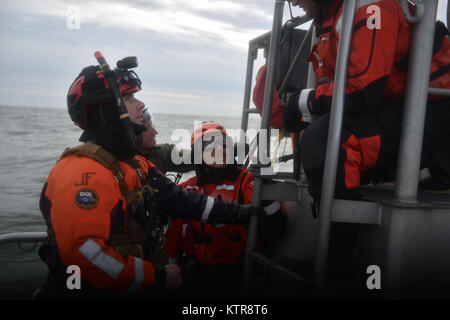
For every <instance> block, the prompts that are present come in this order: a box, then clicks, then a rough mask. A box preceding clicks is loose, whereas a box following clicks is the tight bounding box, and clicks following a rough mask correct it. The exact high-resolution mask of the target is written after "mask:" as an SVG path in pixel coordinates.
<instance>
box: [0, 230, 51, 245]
mask: <svg viewBox="0 0 450 320" xmlns="http://www.w3.org/2000/svg"><path fill="white" fill-rule="evenodd" d="M46 238H47V232H13V233H5V234H0V244H5V243H11V242H19V243H22V242H43V241H45V239H46Z"/></svg>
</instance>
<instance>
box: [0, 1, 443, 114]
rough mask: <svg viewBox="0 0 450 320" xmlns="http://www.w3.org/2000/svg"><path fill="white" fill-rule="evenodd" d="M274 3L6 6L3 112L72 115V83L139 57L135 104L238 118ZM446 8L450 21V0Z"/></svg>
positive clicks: (1, 23) (0, 40)
mask: <svg viewBox="0 0 450 320" xmlns="http://www.w3.org/2000/svg"><path fill="white" fill-rule="evenodd" d="M274 3H275V1H274V0H132V1H131V0H130V1H117V0H91V1H73V0H72V1H71V0H58V1H57V0H35V1H29V0H26V1H25V0H9V1H8V0H0V49H1V59H0V68H1V70H2V77H1V78H0V105H18V106H45V107H60V108H65V107H66V102H65V98H66V94H67V90H68V88H69V86H70V84H71V83H72V81H73V80H74V79H75V77H76V76H77V74H78V73H79V71H80V70H81V69H82V68H83V67H85V66H87V65H91V64H96V61H95V59H94V56H93V55H94V52H95V51H96V50H100V51H102V53H103V54H104V56H105V57H106V59H107V60H108V62H109V63H110V64H111V65H115V62H116V60H117V59H119V58H123V57H125V56H130V55H134V56H137V57H138V60H139V67H138V68H137V69H136V72H137V73H138V75H139V76H140V77H141V79H142V82H143V91H142V92H141V93H139V94H138V95H137V97H138V98H140V99H142V100H143V101H144V102H145V103H146V104H147V105H148V106H149V107H150V108H151V110H152V111H153V112H155V113H161V112H164V113H187V114H199V115H201V114H217V115H229V116H240V114H241V110H242V101H243V92H244V81H245V69H246V60H247V48H248V41H249V40H250V39H252V38H254V37H256V36H258V35H260V34H262V33H264V32H266V31H268V30H269V29H270V28H271V26H272V15H273V8H274ZM73 5H76V6H77V7H76V8H75V9H77V8H78V9H79V10H80V11H79V12H80V28H79V29H77V28H73V27H76V26H77V25H76V22H75V20H74V19H73V18H74V17H76V11H73V7H72V6H73ZM439 5H440V11H439V16H440V19H441V20H443V21H445V19H446V18H445V14H446V5H447V0H440V1H439ZM286 7H287V6H286ZM301 13H302V11H301V10H300V9H298V8H295V9H294V14H296V15H298V14H301ZM74 14H75V15H74ZM285 17H286V18H287V17H288V10H287V8H286V10H285Z"/></svg>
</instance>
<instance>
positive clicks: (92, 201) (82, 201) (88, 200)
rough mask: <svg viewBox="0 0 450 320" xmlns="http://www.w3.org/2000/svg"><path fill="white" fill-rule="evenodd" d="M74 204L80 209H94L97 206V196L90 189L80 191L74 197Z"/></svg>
mask: <svg viewBox="0 0 450 320" xmlns="http://www.w3.org/2000/svg"><path fill="white" fill-rule="evenodd" d="M75 204H76V205H77V206H79V207H80V208H81V209H94V208H95V207H96V206H97V204H98V195H97V192H95V191H94V190H92V189H81V190H79V191H78V192H77V193H76V195H75Z"/></svg>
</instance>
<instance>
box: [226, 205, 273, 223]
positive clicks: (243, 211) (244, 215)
mask: <svg viewBox="0 0 450 320" xmlns="http://www.w3.org/2000/svg"><path fill="white" fill-rule="evenodd" d="M264 214H265V213H264V211H263V210H262V209H261V208H255V207H252V205H250V204H241V205H239V207H238V208H237V210H236V212H235V215H234V218H235V221H234V223H232V224H242V225H248V222H249V221H250V217H251V216H252V215H258V216H260V215H264Z"/></svg>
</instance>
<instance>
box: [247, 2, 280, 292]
mask: <svg viewBox="0 0 450 320" xmlns="http://www.w3.org/2000/svg"><path fill="white" fill-rule="evenodd" d="M284 2H285V0H276V1H275V9H274V18H273V24H272V33H271V37H270V48H269V61H268V66H267V78H266V84H265V88H273V87H274V82H275V64H276V61H277V56H278V46H279V43H280V38H281V28H282V20H283V8H284ZM272 100H273V90H264V100H263V109H262V118H261V130H267V129H268V128H269V126H270V115H271V112H272ZM261 147H262V148H261ZM266 147H267V144H266V141H264V143H262V145H261V146H260V149H259V151H260V152H258V156H257V163H258V164H260V163H261V159H260V155H261V154H263V155H265V154H267V151H268V150H266ZM261 194H262V179H261V178H258V177H255V181H254V186H253V197H252V206H253V207H259V206H260V205H261ZM257 230H258V217H257V216H256V215H253V216H252V217H251V218H250V222H249V227H248V237H247V254H246V256H245V261H244V286H243V290H244V294H245V295H248V293H249V290H250V285H251V279H252V273H253V261H252V259H251V257H250V254H249V252H251V251H254V250H255V248H256V237H257Z"/></svg>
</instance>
